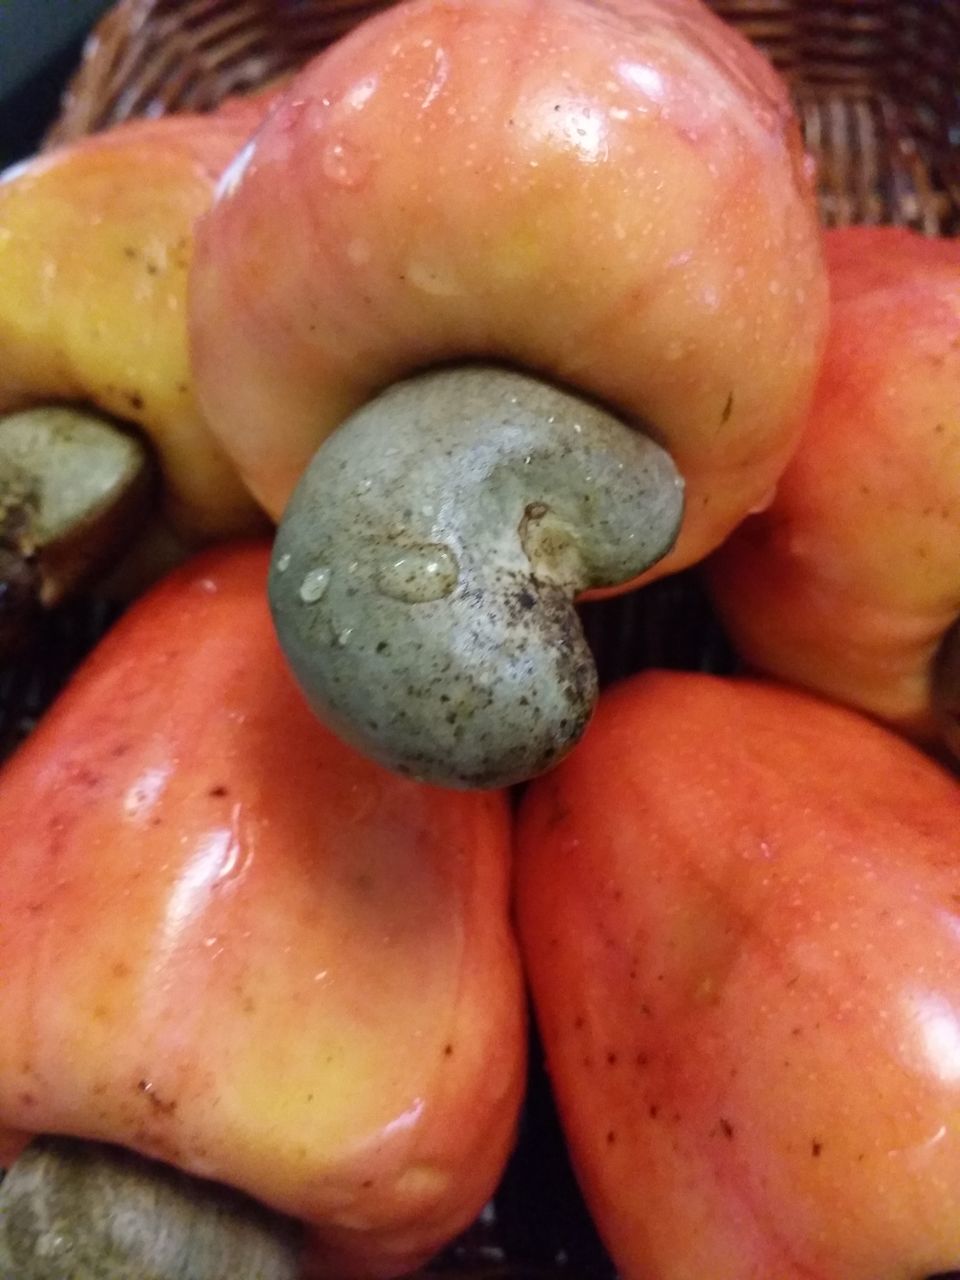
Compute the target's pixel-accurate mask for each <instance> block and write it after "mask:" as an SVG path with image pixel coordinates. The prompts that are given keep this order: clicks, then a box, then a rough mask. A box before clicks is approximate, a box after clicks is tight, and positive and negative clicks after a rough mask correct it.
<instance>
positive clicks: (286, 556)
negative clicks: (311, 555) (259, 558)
mask: <svg viewBox="0 0 960 1280" xmlns="http://www.w3.org/2000/svg"><path fill="white" fill-rule="evenodd" d="M289 568H290V552H289V551H285V552H284V553H283V555H282V556H280V558H279V559H278V560H277V573H286V572H287V570H288V569H289Z"/></svg>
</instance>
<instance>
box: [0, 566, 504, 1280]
mask: <svg viewBox="0 0 960 1280" xmlns="http://www.w3.org/2000/svg"><path fill="white" fill-rule="evenodd" d="M267 559H268V552H267V549H266V548H264V547H261V546H250V547H241V548H237V549H230V550H221V551H218V552H216V553H208V554H207V555H206V556H205V557H203V558H201V559H199V560H196V561H194V562H192V563H191V564H189V565H187V566H186V567H185V568H183V569H182V570H180V571H178V572H177V573H176V574H175V575H173V576H172V577H171V578H169V579H168V580H167V581H166V582H165V583H164V584H162V585H161V586H160V587H158V588H156V589H155V590H154V591H153V592H152V593H150V594H149V595H148V596H146V597H145V598H144V599H143V600H142V601H141V602H140V603H138V604H137V605H135V606H134V608H133V609H132V610H131V611H130V612H129V613H128V614H127V615H126V616H125V617H124V618H123V619H122V620H121V621H120V622H119V623H118V624H117V625H116V627H115V628H114V630H113V631H112V632H111V633H110V634H108V636H107V637H106V638H105V640H103V641H102V643H101V645H100V646H99V648H98V649H97V650H96V651H95V653H94V655H93V656H92V657H91V658H90V659H89V660H88V662H87V663H86V665H85V666H83V667H82V668H81V670H80V672H79V674H78V675H77V676H76V677H75V678H74V680H73V681H72V683H71V684H70V686H69V687H68V688H67V690H66V691H65V692H64V693H63V695H62V696H61V698H60V699H59V701H58V702H57V703H56V704H55V705H54V707H53V709H52V710H51V711H50V712H49V713H48V715H47V716H46V717H45V718H44V720H43V721H42V723H41V724H40V725H39V727H38V728H37V730H36V731H35V733H34V734H33V735H32V736H31V737H30V738H29V739H28V740H27V742H26V743H25V745H24V746H23V747H22V748H21V750H20V752H19V753H18V754H17V755H16V756H15V757H13V759H12V760H11V761H10V762H9V763H8V764H7V765H6V766H5V769H4V772H3V773H2V775H0V876H2V881H3V885H4V893H3V897H2V902H0V971H2V973H3V982H2V984H0V1025H2V1026H3V1029H4V1031H3V1036H2V1037H0V1122H2V1125H3V1126H6V1129H7V1130H8V1132H6V1133H5V1134H2V1135H0V1136H2V1138H3V1140H4V1141H3V1144H0V1145H8V1144H9V1145H14V1144H15V1143H16V1141H17V1139H18V1134H21V1133H25V1132H35V1133H37V1132H52V1133H63V1134H72V1135H76V1136H82V1137H90V1138H97V1139H104V1140H107V1141H111V1142H115V1143H120V1144H122V1145H126V1146H129V1147H131V1148H134V1149H136V1150H138V1151H140V1152H143V1153H145V1154H147V1155H151V1156H155V1157H159V1158H161V1159H164V1160H167V1161H169V1162H171V1163H172V1164H175V1165H177V1166H179V1167H181V1168H184V1169H186V1170H188V1171H190V1172H193V1173H196V1174H199V1175H202V1176H205V1177H211V1178H214V1179H219V1180H221V1181H224V1182H227V1183H229V1184H230V1185H233V1186H236V1187H238V1188H239V1189H241V1190H243V1191H246V1192H248V1193H250V1194H252V1195H254V1196H256V1197H257V1198H259V1199H261V1200H262V1201H264V1202H266V1203H267V1204H269V1205H271V1206H273V1207H275V1208H277V1209H280V1210H282V1211H285V1212H287V1213H290V1214H293V1215H295V1216H297V1217H300V1218H302V1219H304V1220H305V1221H307V1222H308V1223H309V1224H311V1225H312V1226H313V1228H314V1229H315V1230H314V1255H315V1257H316V1259H317V1260H318V1262H319V1261H322V1262H323V1264H324V1265H325V1266H328V1267H331V1268H332V1269H333V1271H334V1273H335V1274H338V1275H341V1274H342V1275H347V1276H351V1275H357V1276H388V1275H393V1274H397V1273H399V1272H401V1271H403V1270H406V1269H408V1268H409V1267H411V1266H414V1265H416V1264H417V1263H419V1262H420V1261H422V1260H423V1259H424V1258H425V1257H427V1256H428V1255H429V1254H431V1253H432V1252H434V1251H435V1250H436V1249H438V1248H439V1247H440V1246H441V1245H442V1244H444V1243H446V1241H447V1240H448V1239H449V1238H451V1237H452V1236H453V1235H454V1234H455V1233H456V1232H457V1231H458V1230H460V1229H461V1228H463V1227H464V1226H465V1225H466V1224H468V1223H469V1221H470V1220H471V1219H472V1218H473V1217H474V1216H475V1215H476V1213H477V1212H478V1211H479V1209H480V1207H481V1206H482V1204H483V1203H484V1201H485V1199H486V1197H487V1196H488V1195H489V1194H490V1192H491V1190H492V1188H493V1187H494V1185H495V1183H496V1181H497V1179H498V1177H499V1175H500V1172H501V1170H502V1166H503V1164H504V1162H505V1160H506V1157H507V1154H508V1152H509V1149H510V1146H511V1143H512V1139H513V1134H514V1126H515V1122H516V1116H517V1110H518V1106H519V1099H520V1094H521V1090H522V1085H523V1078H524V1055H525V1044H526V1041H525V1031H524V1010H523V998H522V987H521V980H520V976H519V966H518V960H517V955H516V947H515V943H514V941H513V936H512V933H511V930H510V927H509V923H508V906H507V899H508V888H509V849H510V829H509V817H508V812H507V807H506V801H505V798H504V796H503V795H502V794H462V793H455V792H446V791H440V790H436V789H432V788H429V787H425V786H422V785H418V784H414V783H411V782H407V781H403V780H400V779H399V778H396V777H394V776H392V775H390V774H388V773H386V772H384V771H383V770H381V769H379V768H377V767H375V766H374V765H372V764H370V763H368V762H366V761H365V760H363V759H361V758H360V757H359V756H357V755H355V754H354V753H352V752H351V751H349V750H348V749H347V748H346V747H344V746H342V745H341V744H340V743H339V742H337V741H336V740H335V739H334V738H332V737H331V736H330V735H329V734H328V733H327V732H326V731H325V730H323V729H322V728H321V727H320V726H319V725H318V724H317V723H316V721H315V720H314V719H313V717H312V716H311V715H310V713H309V711H308V710H307V708H306V706H305V704H304V703H303V702H302V700H301V697H300V694H299V692H298V691H297V689H296V688H295V686H294V684H293V681H292V678H291V677H290V676H289V675H288V673H287V669H286V665H285V663H284V662H283V660H282V658H281V656H280V653H279V649H278V646H277V642H276V640H275V637H274V633H273V630H272V626H271V623H270V620H269V615H268V610H267V605H266V600H265V589H264V583H265V575H266V569H267Z"/></svg>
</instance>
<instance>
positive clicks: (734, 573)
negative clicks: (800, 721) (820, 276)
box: [710, 227, 960, 739]
mask: <svg viewBox="0 0 960 1280" xmlns="http://www.w3.org/2000/svg"><path fill="white" fill-rule="evenodd" d="M825 243H826V254H827V263H828V267H829V272H830V280H831V290H832V319H831V326H830V334H829V341H828V344H827V348H826V353H825V356H824V363H823V368H822V372H821V375H820V380H819V383H818V387H817V391H816V395H815V399H814V403H813V407H812V409H811V411H810V415H809V418H808V420H807V424H806V426H805V428H804V434H803V437H802V440H801V444H800V447H799V448H798V450H797V453H796V455H795V456H794V458H793V460H792V461H791V463H790V465H789V466H788V468H787V470H786V472H785V473H784V476H783V478H782V479H781V481H780V484H779V486H778V489H777V495H776V499H775V501H774V502H773V504H772V505H771V506H770V507H769V508H768V509H767V510H766V511H764V512H762V513H761V514H759V515H756V516H753V517H751V518H750V519H748V520H747V521H745V522H744V524H743V525H742V526H741V528H740V529H739V530H738V531H737V533H736V534H735V535H734V536H733V538H731V539H730V541H729V542H728V543H727V545H726V546H725V547H724V548H723V549H722V551H721V552H720V553H719V554H718V555H717V556H716V557H715V558H714V560H713V562H712V565H711V568H710V581H711V587H712V592H713V597H714V600H715V601H716V604H717V607H718V609H719V611H720V614H721V616H722V618H723V621H724V623H725V625H726V627H727V629H728V631H729V633H730V635H731V637H732V639H733V641H734V643H735V645H736V646H737V648H738V649H739V651H740V653H741V654H742V655H743V657H744V659H745V660H746V661H747V662H748V663H749V664H751V665H752V666H754V667H755V668H757V669H759V670H762V671H766V672H769V673H770V674H773V675H775V676H778V677H780V678H782V679H788V680H791V681H794V682H796V683H798V684H802V685H805V686H807V687H809V688H811V689H813V690H816V691H818V692H821V693H824V694H826V695H828V696H830V697H833V698H837V699H839V700H840V701H843V702H847V703H849V704H851V705H853V706H857V707H860V708H862V709H863V710H865V711H868V712H870V713H872V714H874V715H877V716H880V717H882V718H884V719H886V720H888V721H890V722H891V723H892V724H894V725H896V726H898V727H899V728H901V729H903V730H905V731H907V732H909V733H912V734H916V735H919V736H920V737H921V738H924V739H927V738H930V737H931V736H932V735H933V732H934V728H935V724H934V715H933V711H932V706H931V687H932V681H933V676H934V669H935V664H936V659H937V651H938V648H939V646H940V643H941V641H942V640H943V637H944V635H945V633H946V632H947V631H948V629H949V628H950V626H951V625H952V624H953V623H954V622H955V621H956V620H957V619H958V617H960V414H958V412H957V404H958V401H960V243H958V242H957V241H955V240H946V239H932V238H928V237H924V236H921V235H918V234H917V233H915V232H910V231H906V230H903V229H900V228H891V227H885V228H879V227H850V228H846V229H844V230H834V231H828V232H827V233H826V236H825Z"/></svg>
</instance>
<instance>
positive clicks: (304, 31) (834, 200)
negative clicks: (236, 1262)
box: [0, 0, 960, 1280]
mask: <svg viewBox="0 0 960 1280" xmlns="http://www.w3.org/2000/svg"><path fill="white" fill-rule="evenodd" d="M388 3H389V0H121V2H120V3H119V4H118V5H117V7H116V8H115V9H114V10H113V11H112V12H111V13H110V14H109V15H108V16H107V17H106V18H105V19H104V21H103V22H102V23H101V24H100V26H99V27H98V28H97V29H96V31H95V32H94V33H93V34H92V35H91V37H90V39H89V40H88V42H87V45H86V48H85V51H84V56H83V61H82V65H81V67H80V69H79V70H78V72H77V74H76V76H75V78H74V80H73V82H72V84H71V85H70V87H69V90H68V92H67V93H66V95H65V98H64V102H63V108H62V112H61V115H60V118H59V119H58V121H57V122H56V124H55V126H54V128H53V129H52V130H51V132H50V134H49V136H48V140H47V142H48V145H54V144H57V143H61V142H64V141H68V140H69V139H71V138H75V137H77V136H79V135H82V134H85V133H88V132H91V131H94V130H97V129H101V128H104V127H106V126H108V125H110V124H113V123H116V122H118V121H121V120H124V119H127V118H129V117H131V116H136V115H159V114H162V113H164V112H167V111H170V110H172V109H175V108H192V109H202V108H206V107H210V106H212V105H214V104H215V103H216V102H218V101H219V100H220V99H222V98H223V97H225V96H226V95H228V94H230V93H234V92H238V91H243V90H248V89H250V88H253V87H256V86H258V85H261V84H263V83H265V82H266V81H268V80H270V79H272V78H274V77H276V76H278V75H280V74H282V73H284V72H285V71H288V70H290V69H291V68H293V67H296V66H297V65H299V64H301V63H302V62H303V61H304V60H305V59H306V58H307V57H308V56H309V55H310V54H311V53H313V52H315V51H317V50H319V49H320V48H322V47H323V46H324V45H325V44H327V43H329V42H330V41H331V40H333V39H335V38H337V37H338V36H339V35H341V34H343V33H344V32H345V31H346V30H348V29H349V28H350V27H351V26H352V25H354V24H355V23H356V22H357V21H358V20H359V19H360V18H362V17H363V16H366V15H367V14H369V13H372V12H373V11H375V10H377V9H381V8H384V7H386V6H387V4H388ZM713 7H714V8H715V9H716V11H717V12H718V13H719V14H720V15H721V16H722V17H724V18H725V19H727V20H728V21H730V22H732V23H733V24H735V25H736V26H738V27H739V28H740V29H741V30H742V31H743V32H744V33H745V34H746V35H748V36H749V37H750V38H751V39H752V40H754V41H755V42H756V43H757V44H758V45H760V47H761V48H763V49H764V50H765V51H766V52H767V53H768V55H769V56H771V57H772V59H773V60H774V62H775V63H776V64H777V66H779V68H780V69H781V71H782V72H783V73H784V75H785V76H786V77H787V78H788V80H789V82H790V84H791V87H792V89H793V93H794V98H795V101H796V104H797V108H798V112H799V115H800V119H801V121H802V124H803V128H804V132H805V135H806V139H807V144H808V146H809V148H810V151H811V153H812V154H813V156H814V157H815V159H816V160H817V162H818V172H819V198H820V208H821V214H822V218H823V220H824V222H825V223H826V224H828V225H838V224H845V223H851V222H865V223H882V222H887V223H900V224H904V225H908V226H912V227H914V228H916V229H918V230H922V231H925V232H928V233H934V232H940V233H946V234H953V233H956V232H958V231H960V74H958V70H957V69H958V68H960V0H914V2H912V3H911V2H909V0H899V2H898V0H832V2H828V0H715V2H714V4H713ZM584 615H585V623H586V627H587V631H588V634H589V636H590V639H591V642H592V643H593V645H594V648H595V650H596V651H597V654H598V662H599V666H600V670H601V675H602V677H603V678H605V679H610V678H612V677H615V676H618V675H622V674H624V673H626V672H627V671H629V670H631V669H635V668H636V667H637V666H638V665H640V664H643V665H659V666H675V667H696V666H704V667H708V668H710V669H713V670H718V669H720V670H722V669H727V668H729V666H730V665H731V663H732V658H731V655H730V654H729V652H728V650H727V648H726V646H725V643H724V639H723V637H722V635H721V634H720V633H719V630H718V628H717V627H716V624H715V623H714V622H713V620H712V618H711V615H710V611H709V608H708V606H707V605H706V603H705V600H704V597H703V595H702V593H701V592H700V591H699V589H698V586H697V580H696V577H695V575H693V574H689V573H688V574H686V575H681V576H680V577H679V578H674V579H671V580H668V581H665V582H659V583H656V584H654V586H653V587H651V588H649V589H648V590H647V591H645V592H643V593H640V594H638V595H634V596H629V597H625V598H622V599H620V600H613V601H608V602H604V603H602V604H595V605H590V606H588V607H587V608H586V609H585V610H584ZM108 621H109V618H108V616H107V614H106V613H105V611H104V609H103V607H102V606H101V607H98V606H96V605H93V606H91V605H90V604H89V603H87V604H82V605H80V606H75V607H74V608H72V609H71V610H68V611H66V612H64V613H62V614H61V615H59V616H58V617H54V618H53V619H51V621H50V623H49V624H48V630H47V632H46V634H45V635H44V636H43V637H42V638H41V641H40V643H39V645H38V646H37V647H36V648H35V650H34V652H33V653H32V654H31V655H30V657H29V660H28V661H27V662H26V663H24V664H23V665H21V666H19V667H17V668H15V669H13V670H8V671H6V672H2V671H0V755H2V753H3V751H4V750H5V749H7V748H9V746H10V745H12V743H13V742H15V741H16V740H17V739H18V738H19V737H20V736H22V734H23V733H24V732H26V731H27V730H28V729H29V727H30V725H31V723H32V721H33V719H34V718H35V717H36V715H37V714H39V712H40V711H41V710H42V709H43V707H44V706H45V705H46V704H47V702H48V701H49V700H50V698H51V697H52V696H53V694H54V693H55V692H56V690H57V689H58V688H59V686H60V684H61V683H62V681H63V679H64V678H65V677H66V675H67V674H68V673H69V671H70V670H71V669H72V667H73V666H74V665H75V663H76V661H77V660H78V658H79V657H80V656H81V655H82V654H83V653H84V652H85V651H86V650H87V649H88V648H89V647H90V646H91V645H92V644H93V643H94V641H95V639H96V638H97V636H98V635H99V634H100V632H101V631H102V629H103V627H104V626H105V625H106V623H107V622H108ZM535 1060H536V1055H535ZM534 1075H535V1079H534V1080H533V1082H532V1087H531V1090H530V1095H529V1103H528V1107H527V1111H526V1114H525V1116H524V1123H523V1128H522V1132H521V1139H520V1143H519V1146H518V1149H517V1153H516V1156H515V1158H514V1160H513V1162H512V1164H511V1166H510V1168H509V1169H508V1171H507V1174H506V1177H505V1179H504V1183H503V1185H502V1187H501V1191H500V1193H499V1195H498V1197H497V1199H496V1201H495V1203H494V1205H493V1206H491V1207H490V1209H489V1210H488V1211H487V1212H486V1213H485V1214H484V1215H483V1217H482V1218H481V1220H480V1221H479V1222H478V1223H477V1224H476V1226H475V1227H474V1229H473V1230H472V1231H471V1232H469V1233H467V1235H466V1236H465V1237H464V1238H463V1239H462V1240H461V1241H460V1242H458V1244H456V1245H455V1246H454V1247H453V1248H452V1249H451V1250H450V1251H449V1252H448V1254H447V1255H446V1256H445V1257H444V1258H443V1259H441V1260H440V1262H439V1264H438V1266H439V1267H440V1268H441V1269H445V1270H452V1271H454V1272H459V1273H466V1272H469V1273H470V1274H471V1275H473V1276H477V1275H479V1274H481V1273H482V1274H485V1275H493V1274H495V1273H503V1272H504V1271H505V1270H506V1271H509V1273H510V1274H511V1275H512V1276H517V1275H519V1274H521V1273H527V1272H528V1273H531V1274H541V1275H544V1274H565V1275H574V1276H577V1277H581V1278H583V1280H587V1278H588V1277H606V1276H609V1274H610V1266H609V1263H608V1261H607V1259H606V1257H605V1255H604V1253H603V1250H602V1249H601V1247H600V1245H599V1243H598V1242H597V1239H596V1237H595V1235H594V1233H593V1231H592V1228H591V1227H590V1224H589V1221H588V1219H587V1217H586V1214H585V1212H584V1210H583V1206H582V1204H581V1202H580V1200H579V1197H578V1195H577V1192H576V1190H575V1187H574V1183H573V1179H572V1176H571V1174H570V1171H569V1167H568V1165H567V1163H566V1157H565V1154H564V1149H563V1144H562V1140H561V1139H560V1137H559V1133H558V1131H557V1128H556V1124H555V1120H554V1117H553V1114H552V1110H551V1105H550V1100H549V1095H548V1092H547V1090H546V1088H545V1086H544V1084H543V1081H542V1078H541V1077H540V1075H539V1069H538V1068H537V1067H535V1068H534ZM705 1280H706V1278H705ZM958 1280H960V1273H958Z"/></svg>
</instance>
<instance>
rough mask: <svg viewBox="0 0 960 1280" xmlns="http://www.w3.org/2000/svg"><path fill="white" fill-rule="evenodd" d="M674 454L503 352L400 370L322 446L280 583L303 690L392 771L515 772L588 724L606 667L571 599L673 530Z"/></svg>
mask: <svg viewBox="0 0 960 1280" xmlns="http://www.w3.org/2000/svg"><path fill="white" fill-rule="evenodd" d="M682 510H683V486H682V482H681V480H680V478H679V476H678V474H677V472H676V469H675V467H674V465H673V462H672V460H671V459H670V457H669V455H668V454H667V453H666V452H665V451H664V450H663V449H662V448H661V447H660V446H659V445H657V444H655V443H654V442H653V441H652V440H651V439H650V438H649V437H648V436H646V435H645V434H643V433H642V432H640V431H636V430H633V429H632V428H630V427H628V426H626V425H624V423H622V422H621V421H620V420H619V419H617V418H615V417H614V416H612V415H611V414H610V413H608V412H607V411H605V410H604V409H602V408H600V407H599V406H597V405H596V404H594V403H592V402H590V401H587V400H585V399H584V398H583V397H581V396H578V395H575V394H573V393H572V392H570V391H567V390H563V389H561V388H559V387H556V386H552V385H550V384H548V383H546V382H544V381H542V380H541V379H539V378H536V377H534V376H531V375H528V374H526V373H521V372H517V371H513V370H510V369H506V368H502V367H499V366H494V365H486V364H473V365H463V366H457V367H451V368H445V369H439V370H434V371H431V372H427V373H423V374H420V375H417V376H415V377H411V378H409V379H407V380H405V381H403V382H399V383H397V384H395V385H394V386H392V387H390V388H389V389H388V390H387V391H385V392H384V393H383V394H382V395H381V396H379V397H378V398H377V399H375V400H373V401H371V402H370V403H369V404H368V405H366V406H365V407H364V408H362V409H361V410H359V411H358V412H357V413H355V414H354V415H353V416H352V417H351V418H349V419H348V420H347V421H346V422H345V423H343V424H342V426H340V427H339V428H338V429H337V431H336V432H334V434H333V435H332V436H330V437H329V439H328V440H326V441H325V442H324V444H323V445H322V446H321V448H320V449H319V450H318V452H317V454H316V456H315V457H314V459H313V461H312V462H311V464H310V466H309V467H308V468H307V470H306V472H305V474H304V475H303V477H302V479H301V481H300V484H299V485H298V487H297V489H296V491H295V493H294V495H293V497H292V498H291V500H290V503H289V505H288V507H287V509H286V511H285V513H284V516H283V519H282V521H281V522H280V526H279V528H278V531H277V536H276V541H275V545H274V551H273V558H272V563H271V569H270V586H269V590H270V601H271V606H272V609H273V615H274V620H275V623H276V627H277V632H278V634H279V637H280V642H281V644H282V646H283V649H284V651H285V653H286V655H287V658H288V660H289V662H290V665H291V667H292V669H293V671H294V673H295V674H296V676H297V679H298V680H299V682H300V684H301V686H302V688H303V690H304V692H305V693H306V696H307V698H308V700H309V702H310V704H311V705H312V707H313V708H314V710H315V711H316V713H317V714H318V715H319V717H320V718H321V719H322V720H324V721H325V722H326V723H328V724H329V725H330V726H331V728H332V729H333V730H334V731H335V732H336V733H337V734H339V736H341V737H342V738H344V739H346V740H347V741H349V742H351V743H353V744H354V745H355V746H356V747H357V748H358V749H359V750H360V751H362V752H363V753H364V754H366V755H368V756H371V757H372V758H374V759H375V760H378V761H380V762H381V763H382V764H384V765H386V766H387V767H388V768H390V769H393V770H395V771H397V772H400V773H404V774H408V775H410V776H413V777H416V778H419V779H422V780H424V781H429V782H433V783H437V784H440V785H443V786H453V787H500V786H505V785H509V784H512V783H515V782H519V781H522V780H523V779H525V778H528V777H531V776H533V775H534V774H536V773H539V772H541V771H542V770H544V769H546V768H547V767H549V766H550V765H551V764H553V763H554V762H555V761H556V760H558V759H559V758H560V757H561V756H562V755H564V754H565V752H566V751H567V750H569V748H570V747H571V746H573V744H574V743H575V742H576V741H577V739H578V738H579V737H580V735H581V734H582V732H583V730H584V728H585V727H586V724H587V722H588V720H589V718H590V715H591V712H592V710H593V707H594V704H595V701H596V696H597V675H596V669H595V666H594V662H593V659H592V655H591V653H590V650H589V647H588V645H587V643H586V640H585V638H584V635H583V632H582V629H581V627H580V622H579V619H578V617H577V613H576V610H575V608H574V606H573V601H574V598H575V596H576V595H577V594H578V593H580V592H582V591H584V590H586V589H588V588H591V587H601V586H611V585H615V584H618V583H622V582H626V581H629V580H630V579H631V578H634V577H636V576H637V575H638V574H640V573H642V572H643V571H644V570H645V569H647V568H648V567H649V566H650V565H652V564H653V563H655V562H656V561H657V560H659V559H660V558H661V557H662V556H663V555H665V554H666V552H667V551H668V550H669V549H670V547H671V546H672V545H673V543H674V541H675V539H676V535H677V532H678V530H679V527H680V521H681V517H682Z"/></svg>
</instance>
